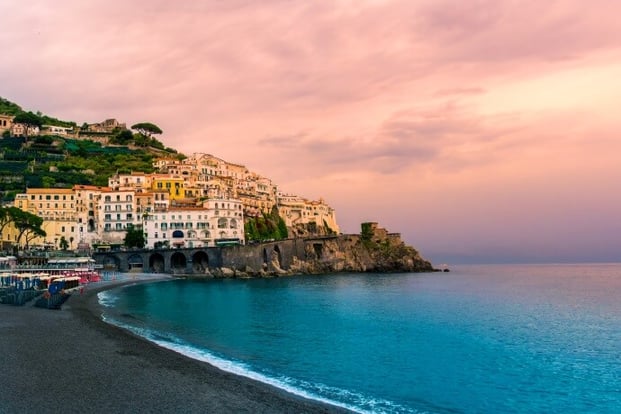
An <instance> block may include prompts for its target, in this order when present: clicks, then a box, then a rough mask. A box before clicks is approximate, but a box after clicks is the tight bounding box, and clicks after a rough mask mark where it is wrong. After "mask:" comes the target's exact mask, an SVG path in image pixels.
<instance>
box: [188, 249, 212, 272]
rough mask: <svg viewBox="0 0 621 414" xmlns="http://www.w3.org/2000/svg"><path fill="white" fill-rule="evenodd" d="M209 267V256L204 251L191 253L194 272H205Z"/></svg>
mask: <svg viewBox="0 0 621 414" xmlns="http://www.w3.org/2000/svg"><path fill="white" fill-rule="evenodd" d="M208 267H209V256H207V253H205V252H204V251H202V250H201V251H198V252H196V253H194V254H193V255H192V270H193V271H194V273H205V270H207V268H208Z"/></svg>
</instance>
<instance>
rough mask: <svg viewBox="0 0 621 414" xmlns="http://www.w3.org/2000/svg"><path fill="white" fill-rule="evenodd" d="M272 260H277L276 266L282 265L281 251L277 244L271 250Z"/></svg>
mask: <svg viewBox="0 0 621 414" xmlns="http://www.w3.org/2000/svg"><path fill="white" fill-rule="evenodd" d="M274 260H275V261H277V263H278V267H282V253H281V252H280V247H278V245H275V246H274V250H272V261H274Z"/></svg>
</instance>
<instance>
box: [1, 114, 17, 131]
mask: <svg viewBox="0 0 621 414" xmlns="http://www.w3.org/2000/svg"><path fill="white" fill-rule="evenodd" d="M13 118H14V116H13V115H3V114H0V134H2V133H3V132H4V131H10V130H11V126H13Z"/></svg>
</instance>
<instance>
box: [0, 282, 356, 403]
mask: <svg viewBox="0 0 621 414" xmlns="http://www.w3.org/2000/svg"><path fill="white" fill-rule="evenodd" d="M143 282H144V281H115V282H101V283H96V284H92V285H90V286H89V287H87V288H86V289H85V290H84V293H83V294H79V293H77V292H76V293H74V294H73V295H72V296H71V298H70V299H69V300H68V301H67V302H66V303H65V304H64V305H63V307H62V309H61V310H47V309H39V308H35V307H33V306H32V303H28V304H26V305H25V306H22V307H16V306H10V305H0V355H1V357H0V361H1V362H0V372H1V373H0V413H32V412H38V413H57V412H63V413H100V412H106V413H173V412H174V413H240V412H249V413H332V412H335V413H336V412H346V410H343V409H340V408H338V407H334V406H330V405H327V404H322V403H319V402H316V401H312V400H307V399H304V398H301V397H298V396H296V395H293V394H290V393H287V392H285V391H283V390H280V389H278V388H275V387H272V386H270V385H267V384H263V383H260V382H257V381H254V380H251V379H249V378H245V377H241V376H237V375H234V374H230V373H227V372H224V371H221V370H219V369H218V368H215V367H213V366H212V365H209V364H207V363H205V362H201V361H197V360H193V359H191V358H188V357H186V356H184V355H181V354H178V353H176V352H173V351H170V350H167V349H164V348H161V347H158V346H157V345H155V344H152V343H151V342H148V341H146V340H144V339H142V338H140V337H138V336H136V335H133V334H132V333H130V332H128V331H125V330H123V329H120V328H117V327H115V326H112V325H109V324H107V323H105V322H103V321H102V320H101V317H100V315H101V308H100V305H99V303H98V301H97V293H98V292H99V291H101V290H105V289H109V288H111V287H116V286H119V285H122V284H127V283H143Z"/></svg>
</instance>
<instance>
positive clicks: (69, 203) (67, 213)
mask: <svg viewBox="0 0 621 414" xmlns="http://www.w3.org/2000/svg"><path fill="white" fill-rule="evenodd" d="M14 205H15V207H17V208H20V209H22V210H24V211H27V212H29V213H31V214H35V215H37V216H39V217H41V218H42V219H43V225H42V228H43V230H44V231H45V232H46V233H47V236H46V237H45V238H36V239H34V240H31V241H30V243H29V244H30V245H31V246H33V245H48V246H54V247H56V248H59V247H60V240H61V239H62V238H63V237H64V238H65V240H66V241H67V243H68V244H69V248H72V247H73V246H72V245H73V244H74V242H77V240H78V232H77V225H76V224H77V216H78V212H77V208H76V200H75V194H74V192H73V190H72V189H70V188H29V189H27V190H26V193H25V194H17V195H16V197H15V202H14ZM14 238H15V240H12V242H15V241H16V240H17V238H16V235H14ZM20 244H21V245H25V244H26V241H25V240H20Z"/></svg>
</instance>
